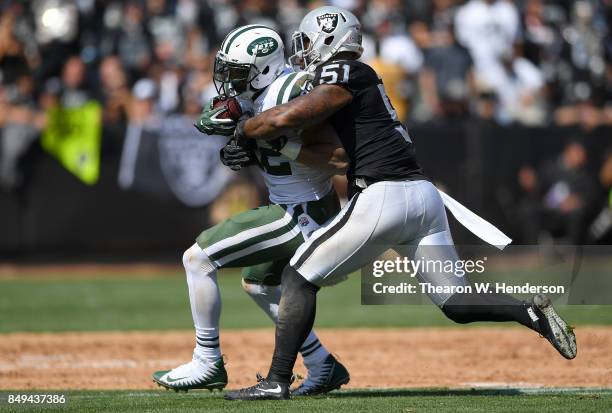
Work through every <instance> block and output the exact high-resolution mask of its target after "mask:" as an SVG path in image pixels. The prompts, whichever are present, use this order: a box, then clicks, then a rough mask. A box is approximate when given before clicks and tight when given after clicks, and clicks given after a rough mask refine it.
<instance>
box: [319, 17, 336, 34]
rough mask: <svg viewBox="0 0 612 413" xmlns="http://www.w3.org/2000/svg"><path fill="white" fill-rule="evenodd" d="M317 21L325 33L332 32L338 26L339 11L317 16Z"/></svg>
mask: <svg viewBox="0 0 612 413" xmlns="http://www.w3.org/2000/svg"><path fill="white" fill-rule="evenodd" d="M317 23H319V27H320V28H321V30H323V31H324V32H325V33H331V32H333V31H334V30H336V27H337V26H338V13H325V14H322V15H320V16H317Z"/></svg>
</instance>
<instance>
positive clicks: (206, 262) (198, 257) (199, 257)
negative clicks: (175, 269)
mask: <svg viewBox="0 0 612 413" xmlns="http://www.w3.org/2000/svg"><path fill="white" fill-rule="evenodd" d="M183 266H184V267H185V270H186V271H188V272H200V271H203V272H205V273H207V274H210V273H212V272H213V271H215V270H216V269H217V267H216V265H215V264H214V263H213V262H212V261H211V260H210V258H208V255H206V253H205V252H204V250H203V249H202V248H200V246H199V245H198V244H197V243H196V244H193V245H192V246H191V247H189V248H188V249H187V250H186V251H185V252H184V253H183Z"/></svg>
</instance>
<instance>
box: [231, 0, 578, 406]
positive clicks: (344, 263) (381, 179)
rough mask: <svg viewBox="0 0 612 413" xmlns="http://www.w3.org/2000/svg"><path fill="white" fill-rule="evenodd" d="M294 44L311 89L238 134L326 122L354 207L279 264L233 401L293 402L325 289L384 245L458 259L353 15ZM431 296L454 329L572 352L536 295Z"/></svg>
mask: <svg viewBox="0 0 612 413" xmlns="http://www.w3.org/2000/svg"><path fill="white" fill-rule="evenodd" d="M293 45H294V55H293V56H292V58H291V59H292V60H293V61H294V62H298V63H300V64H301V66H302V68H304V70H308V71H310V72H311V74H312V75H313V83H312V85H313V88H312V90H311V91H310V92H309V93H308V94H306V95H304V96H301V97H298V98H296V99H294V100H292V101H291V102H289V103H287V104H283V105H280V106H276V107H274V108H273V109H270V110H268V111H265V112H263V113H261V114H259V115H258V116H256V117H253V118H250V119H248V120H241V121H240V122H238V124H237V126H236V131H235V135H234V136H235V138H236V139H237V140H238V141H239V142H240V141H244V140H245V139H265V140H272V141H274V142H276V143H277V144H279V142H280V145H282V143H283V140H282V139H278V138H280V137H282V136H283V134H284V133H285V132H286V131H289V130H296V129H304V128H307V127H310V126H313V125H317V124H319V123H321V122H322V121H324V120H328V121H329V122H330V123H331V124H332V125H333V127H334V128H335V129H336V131H337V133H338V135H339V138H340V140H341V142H342V145H343V147H344V149H345V151H346V154H347V156H348V159H349V169H348V172H347V177H348V179H349V182H350V188H351V191H350V201H349V202H348V203H347V205H346V206H345V207H344V208H343V209H342V211H341V212H340V213H339V214H338V215H337V216H336V217H335V218H334V219H333V220H332V221H331V222H329V223H328V224H327V225H325V226H324V227H322V228H321V229H319V230H317V231H315V232H314V233H313V234H312V236H311V237H310V239H309V241H308V242H306V243H305V244H303V245H302V246H301V247H300V248H299V249H298V251H297V252H296V254H295V255H294V256H293V258H292V259H291V262H290V264H289V265H288V266H287V267H286V268H285V270H284V272H283V280H282V282H283V290H282V298H281V302H280V307H279V320H278V323H277V326H276V344H275V350H274V356H273V359H272V365H271V367H270V371H269V374H268V376H267V377H266V378H260V379H259V380H258V383H257V384H256V385H254V386H252V387H248V388H245V389H241V390H238V391H234V392H228V393H226V396H225V397H226V398H227V399H230V400H256V399H287V398H289V386H290V382H291V378H292V370H293V366H294V363H295V360H296V357H297V354H298V350H299V348H300V345H301V343H302V342H303V341H304V339H305V338H306V335H307V334H308V332H309V331H310V330H311V328H312V325H313V323H314V318H315V308H316V294H317V292H318V290H319V288H320V287H321V286H323V285H326V284H333V283H334V282H338V281H340V280H341V279H340V277H341V276H343V275H346V274H348V273H350V272H353V271H355V270H357V269H359V268H361V267H362V266H364V265H365V264H367V263H369V262H371V261H372V260H374V258H375V257H377V256H378V255H380V254H381V253H383V252H384V251H386V250H387V249H389V248H394V249H395V250H396V251H397V252H399V253H400V254H401V255H404V256H407V257H409V258H410V259H413V258H414V257H417V256H418V257H419V258H421V257H423V258H424V259H425V260H427V259H442V260H451V261H453V262H457V261H458V260H459V258H458V256H457V253H456V251H455V248H454V245H453V240H452V237H451V234H450V231H449V227H448V222H447V218H446V211H445V207H444V204H443V201H442V199H441V197H440V194H439V193H438V191H437V189H436V188H435V187H434V186H433V185H432V184H431V183H430V182H429V181H428V180H427V178H426V177H425V176H424V175H423V173H422V171H421V168H420V167H419V165H418V163H417V161H416V159H415V156H414V147H413V144H412V141H411V138H410V135H409V134H408V132H407V131H406V129H405V128H404V126H403V125H402V124H401V123H400V122H399V120H398V119H397V115H396V113H395V111H394V109H393V107H392V105H391V102H390V101H389V99H388V97H387V95H386V93H385V89H384V86H383V84H382V81H381V80H380V78H379V77H378V75H377V74H376V72H375V71H374V70H373V69H372V68H371V67H370V66H368V65H366V64H364V63H362V62H359V61H358V60H357V59H358V58H359V57H360V56H361V52H362V50H363V49H362V47H361V26H360V24H359V21H358V20H357V18H356V17H355V16H354V15H353V14H352V13H350V12H348V11H346V10H344V9H341V8H337V7H321V8H318V9H315V10H313V11H311V12H310V13H309V14H308V15H306V17H304V19H303V20H302V22H301V24H300V28H299V32H297V33H296V34H294V36H293ZM291 150H292V151H296V152H299V150H300V148H299V146H298V147H293V148H291ZM418 277H419V279H420V281H421V282H426V283H429V284H431V285H433V286H442V287H449V286H450V287H454V286H464V285H465V283H466V281H465V279H464V278H463V277H460V276H458V275H455V274H447V273H440V272H436V271H432V272H429V271H420V272H419V274H418ZM448 290H451V291H452V288H450V289H448ZM430 298H431V299H432V301H433V302H434V303H435V304H437V305H438V306H439V307H440V308H441V310H442V311H443V312H444V313H445V314H446V315H447V316H448V317H449V318H450V319H452V320H454V321H456V322H458V323H469V322H474V321H516V322H518V323H520V324H522V325H524V326H526V327H528V328H531V329H533V330H535V331H536V332H538V333H540V334H541V335H542V336H544V337H546V338H547V339H548V340H549V341H550V342H551V344H552V345H553V346H554V347H555V348H556V349H557V350H558V351H559V352H560V353H561V355H563V356H564V357H566V358H568V359H571V358H574V357H575V356H576V338H575V335H574V333H573V332H572V329H571V328H570V327H569V326H568V325H567V324H566V323H565V322H564V321H563V320H562V319H561V317H559V315H558V314H557V313H556V312H555V311H554V309H553V307H552V305H551V303H550V300H549V299H547V298H546V297H544V296H542V295H537V296H535V297H534V299H533V300H532V301H530V302H527V301H520V300H517V299H515V298H513V297H511V296H509V295H505V294H497V293H489V294H486V293H485V294H479V293H457V294H453V293H435V294H430Z"/></svg>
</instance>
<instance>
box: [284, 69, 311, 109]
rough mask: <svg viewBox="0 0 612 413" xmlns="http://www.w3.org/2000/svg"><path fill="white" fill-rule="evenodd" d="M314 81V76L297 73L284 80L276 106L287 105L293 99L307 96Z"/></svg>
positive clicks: (306, 73)
mask: <svg viewBox="0 0 612 413" xmlns="http://www.w3.org/2000/svg"><path fill="white" fill-rule="evenodd" d="M311 81H312V75H311V74H309V73H308V72H295V73H291V74H290V75H289V76H287V77H285V78H284V79H283V83H282V85H281V86H280V89H279V92H278V95H277V100H276V104H277V105H280V104H282V103H287V102H289V101H290V100H291V99H295V98H296V97H298V96H301V95H303V94H306V93H307V92H308V88H309V86H310V82H311Z"/></svg>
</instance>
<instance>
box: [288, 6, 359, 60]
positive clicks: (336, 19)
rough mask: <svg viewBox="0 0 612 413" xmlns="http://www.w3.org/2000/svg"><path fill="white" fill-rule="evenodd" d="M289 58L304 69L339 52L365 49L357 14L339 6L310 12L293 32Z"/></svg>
mask: <svg viewBox="0 0 612 413" xmlns="http://www.w3.org/2000/svg"><path fill="white" fill-rule="evenodd" d="M291 40H292V46H293V50H292V53H293V54H292V55H291V56H290V57H289V62H290V63H291V64H292V65H294V66H300V68H302V69H308V68H310V67H317V66H319V65H320V64H322V63H325V62H327V61H328V60H330V59H331V58H332V57H334V56H335V55H337V54H338V53H340V52H352V53H355V55H356V56H357V57H360V56H361V53H363V47H362V46H361V24H360V23H359V20H358V19H357V17H356V16H355V15H354V14H353V13H351V12H350V11H348V10H345V9H342V8H340V7H334V6H325V7H319V8H317V9H314V10H312V11H311V12H310V13H308V14H307V15H306V16H305V17H304V18H303V19H302V22H301V23H300V27H299V29H298V31H297V32H295V33H293V36H292V37H291Z"/></svg>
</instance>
